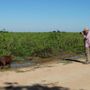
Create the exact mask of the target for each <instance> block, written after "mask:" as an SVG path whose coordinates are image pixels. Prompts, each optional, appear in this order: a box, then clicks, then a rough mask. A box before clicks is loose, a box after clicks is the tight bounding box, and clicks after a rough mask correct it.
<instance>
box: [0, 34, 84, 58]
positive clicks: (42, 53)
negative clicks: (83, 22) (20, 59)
mask: <svg viewBox="0 0 90 90" xmlns="http://www.w3.org/2000/svg"><path fill="white" fill-rule="evenodd" d="M62 52H72V53H76V54H81V53H83V52H84V46H83V38H82V36H81V35H80V34H79V33H74V32H43V33H39V32H38V33H31V32H22V33H21V32H20V33H19V32H1V33H0V56H2V55H9V54H12V55H14V56H39V57H49V56H52V55H57V54H59V53H62Z"/></svg>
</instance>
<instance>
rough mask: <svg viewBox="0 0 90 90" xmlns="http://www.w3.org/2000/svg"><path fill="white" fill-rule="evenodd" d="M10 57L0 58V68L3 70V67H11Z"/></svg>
mask: <svg viewBox="0 0 90 90" xmlns="http://www.w3.org/2000/svg"><path fill="white" fill-rule="evenodd" d="M11 62H12V57H11V56H1V57H0V66H1V68H4V67H5V66H7V65H8V66H9V67H10V66H11Z"/></svg>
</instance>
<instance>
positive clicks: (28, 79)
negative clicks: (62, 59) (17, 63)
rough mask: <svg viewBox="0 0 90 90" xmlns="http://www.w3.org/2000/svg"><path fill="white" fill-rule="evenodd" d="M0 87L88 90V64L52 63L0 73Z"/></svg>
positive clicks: (89, 69)
mask: <svg viewBox="0 0 90 90" xmlns="http://www.w3.org/2000/svg"><path fill="white" fill-rule="evenodd" d="M35 85H37V86H38V87H39V86H40V85H41V86H42V87H43V86H45V87H47V89H45V87H44V88H42V89H37V88H36V89H33V88H32V87H34V86H35ZM41 86H40V87H39V88H41ZM0 87H5V88H6V89H3V90H8V89H7V88H8V87H11V88H12V87H13V88H22V89H18V90H90V64H87V65H86V64H82V63H79V62H73V63H69V64H63V63H52V64H46V65H44V66H41V67H39V66H38V67H36V68H35V67H34V68H30V67H28V68H22V69H18V70H12V71H4V72H0ZM27 87H28V88H29V89H28V88H27ZM52 87H53V89H52ZM54 87H60V88H61V89H60V88H54ZM23 88H24V89H23ZM25 88H26V89H25ZM34 88H35V87H34ZM0 90H1V89H0ZM9 90H14V89H9Z"/></svg>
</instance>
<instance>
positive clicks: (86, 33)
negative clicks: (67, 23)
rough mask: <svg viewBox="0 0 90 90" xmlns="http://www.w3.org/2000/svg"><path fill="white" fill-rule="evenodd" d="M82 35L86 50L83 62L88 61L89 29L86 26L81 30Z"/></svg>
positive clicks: (89, 48)
mask: <svg viewBox="0 0 90 90" xmlns="http://www.w3.org/2000/svg"><path fill="white" fill-rule="evenodd" d="M82 35H83V37H84V45H85V50H86V62H85V64H88V63H90V31H89V29H88V28H84V30H83V31H82Z"/></svg>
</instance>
